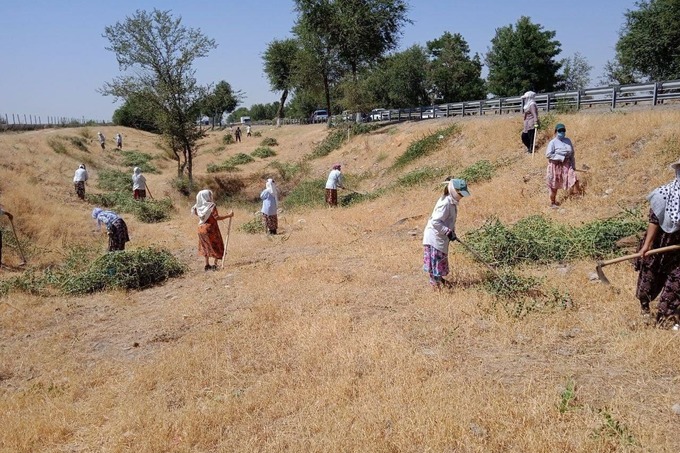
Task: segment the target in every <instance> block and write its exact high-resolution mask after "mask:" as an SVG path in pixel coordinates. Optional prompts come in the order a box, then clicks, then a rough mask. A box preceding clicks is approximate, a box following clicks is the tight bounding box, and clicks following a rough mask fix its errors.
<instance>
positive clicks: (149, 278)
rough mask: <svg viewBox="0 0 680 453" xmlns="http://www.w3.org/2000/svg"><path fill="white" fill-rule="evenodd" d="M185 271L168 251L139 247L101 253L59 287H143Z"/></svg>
mask: <svg viewBox="0 0 680 453" xmlns="http://www.w3.org/2000/svg"><path fill="white" fill-rule="evenodd" d="M184 272H185V267H184V266H183V265H182V264H181V263H180V262H179V261H178V260H177V258H175V257H174V256H173V255H172V254H171V253H170V252H168V251H167V250H164V249H157V248H141V249H135V250H127V251H119V252H111V253H107V254H106V255H103V256H100V257H99V258H97V259H96V260H95V261H94V262H92V264H91V265H90V266H89V268H88V269H87V270H86V271H85V272H83V273H81V274H78V275H75V276H73V277H70V278H65V279H64V280H63V282H62V284H61V288H62V290H63V292H64V293H67V294H87V293H93V292H96V291H104V290H107V289H127V290H129V289H144V288H148V287H150V286H153V285H156V284H158V283H162V282H164V281H166V280H168V279H169V278H173V277H178V276H180V275H182V274H183V273H184Z"/></svg>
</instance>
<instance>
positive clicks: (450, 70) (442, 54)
mask: <svg viewBox="0 0 680 453" xmlns="http://www.w3.org/2000/svg"><path fill="white" fill-rule="evenodd" d="M427 53H428V56H429V59H430V61H429V64H428V65H427V72H428V81H429V85H430V90H431V92H432V93H433V94H434V97H436V98H438V99H441V100H442V102H456V101H471V100H475V99H482V98H484V96H485V95H486V90H485V86H484V80H483V79H482V62H481V61H480V58H479V55H477V54H475V56H474V57H473V58H470V47H469V46H468V43H467V42H466V41H465V39H463V36H462V35H460V34H459V33H456V34H455V35H452V34H451V33H449V32H448V31H447V32H445V33H444V34H443V35H442V36H441V37H439V38H437V39H435V40H433V41H428V42H427Z"/></svg>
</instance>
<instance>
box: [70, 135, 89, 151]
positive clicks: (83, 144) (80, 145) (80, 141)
mask: <svg viewBox="0 0 680 453" xmlns="http://www.w3.org/2000/svg"><path fill="white" fill-rule="evenodd" d="M66 139H67V140H68V141H69V143H71V145H73V146H74V147H75V148H77V149H79V150H80V151H84V152H86V153H89V152H90V150H89V149H88V148H87V140H86V139H85V138H83V137H66Z"/></svg>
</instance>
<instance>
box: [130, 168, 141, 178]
mask: <svg viewBox="0 0 680 453" xmlns="http://www.w3.org/2000/svg"><path fill="white" fill-rule="evenodd" d="M141 172H142V170H141V168H139V167H135V168H134V170H132V174H133V175H134V176H137V175H139V174H140V173H141Z"/></svg>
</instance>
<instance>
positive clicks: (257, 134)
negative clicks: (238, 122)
mask: <svg viewBox="0 0 680 453" xmlns="http://www.w3.org/2000/svg"><path fill="white" fill-rule="evenodd" d="M253 137H262V132H260V131H255V132H253Z"/></svg>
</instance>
